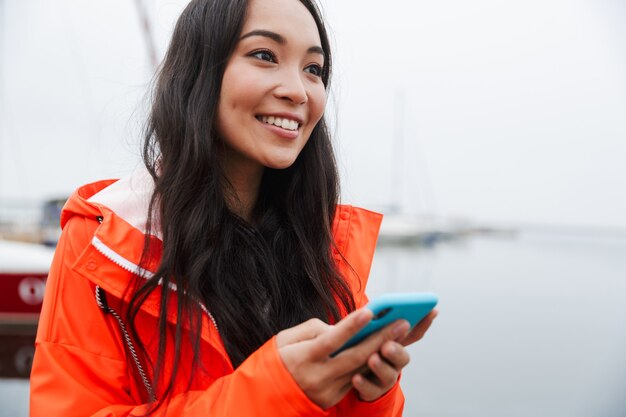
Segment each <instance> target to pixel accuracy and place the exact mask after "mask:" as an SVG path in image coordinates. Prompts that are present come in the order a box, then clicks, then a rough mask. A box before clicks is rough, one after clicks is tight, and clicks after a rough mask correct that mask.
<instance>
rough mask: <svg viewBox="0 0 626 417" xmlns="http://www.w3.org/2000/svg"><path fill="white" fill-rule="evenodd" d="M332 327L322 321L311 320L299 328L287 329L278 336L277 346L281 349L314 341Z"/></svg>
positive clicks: (298, 326)
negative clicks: (305, 341)
mask: <svg viewBox="0 0 626 417" xmlns="http://www.w3.org/2000/svg"><path fill="white" fill-rule="evenodd" d="M329 327H330V325H329V324H326V323H324V322H323V321H321V320H320V319H310V320H307V321H305V322H304V323H301V324H299V325H297V326H294V327H291V328H289V329H285V330H283V331H281V332H279V333H278V334H277V335H276V344H277V346H278V347H279V348H281V347H283V346H287V345H291V344H293V343H298V342H302V341H304V340H309V339H314V338H315V337H317V336H319V335H320V334H322V333H324V332H325V331H326V330H328V328H329Z"/></svg>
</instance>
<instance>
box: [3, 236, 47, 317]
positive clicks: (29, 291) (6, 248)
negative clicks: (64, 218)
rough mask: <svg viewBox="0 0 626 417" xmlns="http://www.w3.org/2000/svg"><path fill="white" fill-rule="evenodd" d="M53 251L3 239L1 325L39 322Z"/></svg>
mask: <svg viewBox="0 0 626 417" xmlns="http://www.w3.org/2000/svg"><path fill="white" fill-rule="evenodd" d="M53 254H54V250H53V249H51V248H48V247H45V246H42V245H36V244H32V243H23V242H12V241H8V240H0V325H14V324H17V325H22V324H25V325H36V324H37V320H38V319H39V312H40V311H41V303H42V301H43V295H44V292H45V291H44V290H45V286H46V277H47V276H48V270H49V268H50V263H51V262H52V256H53Z"/></svg>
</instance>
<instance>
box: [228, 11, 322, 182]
mask: <svg viewBox="0 0 626 417" xmlns="http://www.w3.org/2000/svg"><path fill="white" fill-rule="evenodd" d="M323 65H324V53H323V50H322V48H321V41H320V36H319V33H318V31H317V26H316V25H315V21H314V20H313V16H311V14H310V13H309V11H308V10H307V9H306V8H305V7H304V5H302V3H300V1H298V0H251V1H250V4H249V5H248V11H247V17H246V20H245V22H244V25H243V30H242V32H241V35H240V38H239V42H238V44H237V46H236V47H235V50H234V52H233V54H232V55H231V57H230V59H229V61H228V63H227V65H226V70H225V73H224V78H223V79H222V91H221V94H220V99H219V106H218V113H217V129H218V133H219V134H220V136H221V138H222V139H223V141H224V143H225V145H226V151H225V153H224V155H223V156H224V162H225V167H226V172H227V174H229V173H230V174H234V175H258V174H260V173H261V172H262V171H263V168H264V167H269V168H275V169H282V168H287V167H289V166H290V165H291V164H293V163H294V161H295V160H296V158H297V157H298V155H299V153H300V151H301V150H302V148H303V147H304V145H305V144H306V142H307V140H308V139H309V136H310V135H311V131H312V130H313V128H314V127H315V125H316V124H317V122H318V121H319V120H320V119H321V117H322V115H323V113H324V107H325V105H326V89H325V87H324V84H323V82H322V77H321V74H322V67H323ZM231 179H232V178H231Z"/></svg>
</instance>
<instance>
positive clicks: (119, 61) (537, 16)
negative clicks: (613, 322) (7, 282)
mask: <svg viewBox="0 0 626 417" xmlns="http://www.w3.org/2000/svg"><path fill="white" fill-rule="evenodd" d="M184 3H185V2H181V1H165V0H160V1H146V2H145V4H146V5H147V6H148V7H149V9H150V13H151V21H152V23H153V25H154V29H155V33H154V37H155V39H156V43H157V46H158V50H159V53H160V54H162V53H163V51H164V50H165V47H166V44H167V39H168V36H169V33H170V31H171V29H172V25H173V23H174V21H175V18H176V16H177V15H178V13H179V12H180V10H181V8H182V5H183V4H184ZM324 4H325V11H326V15H327V19H328V23H329V26H330V27H331V32H332V34H333V38H334V46H335V50H334V52H335V62H336V67H335V78H334V89H333V96H332V97H331V102H332V103H331V108H330V110H329V113H330V114H331V115H333V117H332V118H333V119H335V117H334V114H336V115H337V118H336V129H335V131H336V138H335V139H336V142H337V148H338V154H339V160H340V165H341V172H342V179H343V191H344V197H343V201H344V202H346V203H354V204H358V205H362V206H366V207H372V208H374V209H385V208H388V207H391V206H394V207H398V208H400V209H401V210H402V211H404V212H409V213H429V214H430V213H432V214H436V215H441V216H460V217H464V218H468V219H474V220H478V221H492V222H531V223H544V224H557V225H558V224H562V225H579V226H608V227H620V228H626V163H625V160H626V2H624V1H619V0H595V1H592V0H542V1H538V0H530V1H525V2H503V1H498V0H476V1H472V2H467V1H462V0H439V1H421V0H418V1H411V2H409V1H400V0H388V1H385V2H380V1H376V2H375V1H371V0H359V1H357V0H326V1H325V2H324ZM0 7H1V9H0V13H1V15H0V18H1V19H2V21H0V28H1V32H0V36H1V39H0V41H1V44H0V64H1V67H0V198H2V200H4V201H9V200H11V199H15V198H44V197H51V196H56V195H64V194H67V193H69V192H70V191H71V190H72V189H73V188H75V187H76V186H78V185H80V184H82V183H85V182H88V181H92V180H96V179H99V178H105V177H119V176H121V175H124V174H126V173H128V172H129V171H130V170H132V169H133V167H135V166H136V165H137V164H138V154H139V126H140V123H141V121H142V119H143V113H144V108H145V105H144V103H145V99H144V98H145V94H146V93H147V86H148V82H149V80H150V77H151V67H150V65H149V62H148V58H147V54H146V47H145V43H144V39H143V38H142V35H141V32H140V25H139V18H138V17H137V11H136V8H135V4H134V2H133V1H130V0H127V1H122V0H116V1H107V2H96V1H91V0H89V1H86V0H81V1H78V0H75V1H69V0H61V1H54V2H50V1H44V0H30V1H21V0H4V1H2V0H0Z"/></svg>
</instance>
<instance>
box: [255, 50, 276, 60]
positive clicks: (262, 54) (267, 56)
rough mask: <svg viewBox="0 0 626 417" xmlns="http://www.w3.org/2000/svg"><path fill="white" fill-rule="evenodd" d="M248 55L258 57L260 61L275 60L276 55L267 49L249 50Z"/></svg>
mask: <svg viewBox="0 0 626 417" xmlns="http://www.w3.org/2000/svg"><path fill="white" fill-rule="evenodd" d="M248 56H251V57H254V58H257V59H260V60H261V61H267V62H276V56H275V55H274V53H272V51H268V50H267V49H261V50H259V51H253V52H250V54H249V55H248Z"/></svg>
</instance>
